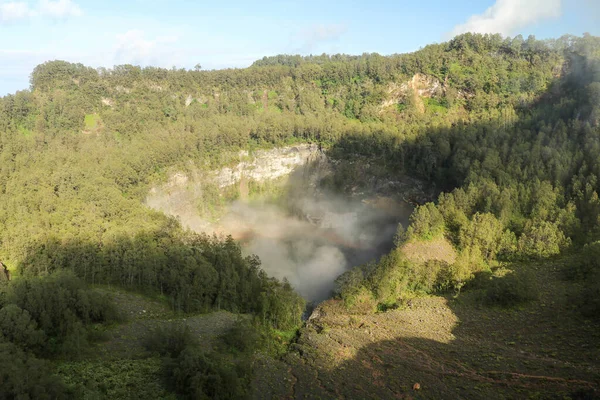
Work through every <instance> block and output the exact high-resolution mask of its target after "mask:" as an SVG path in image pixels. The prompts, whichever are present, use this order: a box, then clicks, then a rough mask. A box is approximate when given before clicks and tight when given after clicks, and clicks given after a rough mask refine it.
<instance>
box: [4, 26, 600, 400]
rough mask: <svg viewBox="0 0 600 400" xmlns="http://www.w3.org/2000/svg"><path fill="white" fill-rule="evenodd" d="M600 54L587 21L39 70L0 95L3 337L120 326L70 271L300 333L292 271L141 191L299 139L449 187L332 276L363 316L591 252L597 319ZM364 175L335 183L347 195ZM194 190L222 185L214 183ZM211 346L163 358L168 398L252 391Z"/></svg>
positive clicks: (18, 347)
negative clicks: (199, 63) (524, 265)
mask: <svg viewBox="0 0 600 400" xmlns="http://www.w3.org/2000/svg"><path fill="white" fill-rule="evenodd" d="M599 60H600V38H596V37H593V36H590V35H584V36H583V37H573V36H564V37H561V38H559V39H557V40H551V41H538V40H536V39H535V38H534V37H532V36H530V37H529V38H527V39H524V38H522V37H521V36H517V37H515V38H512V39H511V38H503V37H502V36H500V35H473V34H465V35H461V36H458V37H456V38H454V39H453V40H451V41H449V42H447V43H442V44H435V45H430V46H427V47H425V48H423V49H422V50H419V51H417V52H415V53H411V54H402V55H391V56H385V57H384V56H381V55H378V54H363V55H361V56H347V55H333V56H327V55H322V56H310V57H300V56H287V55H281V56H276V57H269V58H264V59H262V60H259V61H257V62H256V63H255V64H254V65H253V66H251V67H249V68H246V69H239V70H222V71H186V70H176V69H172V70H165V69H160V68H152V67H148V68H140V67H136V66H132V65H123V66H116V67H114V68H113V69H110V70H107V69H99V70H95V69H92V68H88V67H85V66H83V65H80V64H71V63H67V62H62V61H52V62H47V63H45V64H42V65H39V66H38V67H36V68H35V70H34V71H33V73H32V75H31V89H30V90H25V91H21V92H17V93H16V94H14V95H9V96H5V97H3V98H1V99H0V259H1V260H2V261H4V262H5V263H6V264H8V265H9V266H11V267H13V272H15V271H16V272H17V275H21V277H20V278H19V280H17V281H15V282H14V283H13V284H11V285H10V288H9V290H8V291H7V292H6V293H7V294H5V295H3V296H2V297H1V299H2V300H1V301H2V306H3V308H2V309H0V324H3V327H5V328H3V330H2V336H0V337H1V338H2V339H1V340H0V346H4V347H2V349H0V351H1V352H4V353H6V354H8V353H10V354H14V356H11V357H16V358H18V359H20V360H21V359H22V360H23V361H22V362H21V361H19V362H16V363H14V365H13V367H14V368H28V365H33V364H36V363H38V361H37V359H34V358H27V357H30V356H31V357H34V356H33V355H32V354H38V355H39V354H56V353H57V352H61V351H63V350H65V349H70V348H75V349H76V348H78V347H77V346H79V345H80V343H81V342H80V340H82V338H84V337H85V335H84V332H85V326H86V324H89V323H90V322H95V321H104V320H106V319H109V318H110V316H109V315H106V314H104V313H105V312H106V311H102V310H104V308H103V307H100V305H101V304H102V300H101V299H99V298H96V297H95V296H94V295H91V294H90V293H88V292H86V291H85V290H83V288H82V287H81V286H79V285H81V282H79V283H76V281H74V280H73V279H74V277H73V275H68V274H60V273H58V274H56V272H57V271H58V272H60V271H59V270H67V271H71V272H72V273H73V274H75V275H76V276H77V277H80V278H81V279H83V280H84V281H85V282H88V283H93V284H98V283H100V284H110V285H119V286H124V287H127V288H132V289H136V290H140V291H146V292H152V293H156V294H163V295H166V296H167V297H168V298H169V299H170V301H171V304H172V306H173V308H175V309H177V310H182V311H208V310H211V309H226V310H230V311H234V312H243V313H253V314H255V316H256V317H257V318H259V319H260V320H261V321H263V322H264V323H265V324H267V325H269V326H271V327H273V328H277V329H286V330H287V329H290V328H293V327H294V326H297V325H298V324H299V323H300V316H301V314H302V311H303V309H304V301H303V300H302V299H301V298H300V297H299V296H298V295H297V294H295V293H294V291H293V289H292V288H291V287H290V285H289V284H288V283H287V282H279V281H277V280H274V279H271V278H269V277H267V276H266V275H265V273H264V272H262V271H261V269H260V262H259V260H258V259H257V258H255V257H243V256H242V254H241V251H240V248H239V246H238V245H237V244H236V243H235V242H233V240H232V239H230V238H211V237H207V236H203V235H197V234H193V233H191V232H187V231H185V230H183V229H182V228H181V226H180V224H179V223H178V222H177V221H175V220H173V219H170V218H168V217H166V216H165V215H163V214H160V213H157V212H154V211H152V210H150V209H148V208H147V207H146V206H144V198H145V196H146V194H147V192H148V190H149V188H150V185H151V184H153V183H155V182H158V181H161V180H165V178H166V176H167V174H168V172H169V171H170V170H172V169H175V168H177V169H183V170H186V169H188V168H190V169H191V168H193V169H194V170H200V171H202V170H207V169H210V168H214V167H218V166H223V165H226V164H227V163H229V162H231V161H232V160H233V157H234V156H235V154H236V151H237V150H240V149H249V150H252V149H254V148H257V147H265V146H274V145H281V144H285V143H292V142H298V141H302V142H307V141H308V142H318V143H320V144H322V145H323V146H325V147H326V148H328V149H329V151H330V154H331V156H332V157H334V158H338V159H350V160H364V159H368V160H369V161H368V162H369V164H372V165H374V166H378V167H380V168H383V169H385V170H386V171H391V172H392V173H397V174H404V173H406V174H410V175H413V176H416V177H419V178H421V179H422V180H424V181H426V182H428V184H430V185H432V186H435V187H436V188H437V189H438V191H439V192H441V194H440V196H439V199H438V201H437V202H436V203H435V204H434V203H428V204H423V205H420V206H419V207H418V208H417V209H416V210H415V212H414V214H413V216H412V217H411V223H410V225H409V226H408V227H407V229H406V230H405V231H404V230H401V231H399V236H398V247H397V249H395V250H393V251H392V252H391V253H390V254H389V255H387V256H385V257H384V258H382V260H380V261H379V262H377V263H372V264H369V265H366V266H363V267H360V268H357V269H354V270H352V271H349V272H348V273H347V274H344V275H343V276H342V277H340V278H339V280H338V283H339V294H340V296H341V297H342V298H343V299H344V300H345V301H346V302H347V304H349V305H353V306H355V307H358V308H360V309H361V310H365V311H370V310H374V309H376V307H377V306H378V305H379V306H380V307H383V308H385V307H390V306H394V305H395V303H396V302H397V300H398V299H399V298H401V297H402V296H404V295H405V294H406V293H409V292H419V291H425V292H432V291H437V290H447V289H451V288H453V289H456V290H460V289H461V288H462V287H463V286H464V285H465V284H466V283H467V282H468V281H470V280H471V279H472V278H473V276H475V275H476V274H478V273H481V272H483V271H487V270H489V269H490V267H491V266H493V265H495V264H496V263H498V262H499V261H506V260H512V261H514V260H522V261H525V262H527V261H528V260H532V259H544V258H548V257H554V256H556V255H559V254H561V253H564V252H565V251H568V250H569V249H572V248H577V247H580V246H584V245H586V244H588V246H587V247H586V248H585V249H586V250H585V254H584V255H582V256H581V257H582V259H581V260H578V262H577V263H576V265H573V266H571V268H567V272H566V275H567V276H569V277H570V278H572V279H583V280H584V281H585V282H586V283H585V285H584V286H585V296H589V299H591V300H590V301H589V302H588V303H589V304H590V306H589V307H588V308H586V309H585V312H587V313H589V314H590V315H597V314H598V311H597V310H598V298H599V295H598V293H599V289H598V288H599V287H600V286H598V276H600V273H599V272H598V271H599V270H600V268H598V266H597V263H596V262H595V261H594V256H593V254H595V253H594V252H595V251H596V250H594V249H595V248H596V247H594V246H596V245H595V244H594V243H595V242H596V241H598V240H600V200H599V198H598V192H599V190H600V187H599V185H600V183H599V182H598V178H599V177H600V162H599V160H600V158H599V157H598V155H599V151H600V128H599V122H600V61H599ZM346 172H348V171H346ZM351 181H352V176H351V174H350V173H348V174H347V175H338V176H336V177H334V178H333V183H334V184H335V186H337V187H338V188H340V189H341V190H343V189H344V187H345V186H347V184H348V183H349V182H351ZM202 201H203V204H202V205H200V206H206V204H209V203H211V202H218V201H220V197H219V194H218V193H216V192H214V191H210V190H206V191H205V193H204V194H203V197H202ZM434 241H437V242H435V243H440V244H441V245H444V244H448V246H449V247H448V248H450V250H449V251H448V252H447V253H448V254H447V255H446V257H441V258H439V259H430V260H426V261H415V260H414V259H413V258H411V255H410V254H409V253H410V252H409V251H408V250H407V249H409V248H410V246H411V245H412V246H413V247H414V246H417V245H419V243H421V244H422V243H428V242H429V243H431V242H434ZM586 257H587V258H586ZM596 259H597V257H596ZM569 271H570V272H569ZM582 276H583V278H582ZM38 277H45V278H38ZM515 279H516V278H515V277H514V276H513V277H510V276H509V277H506V278H504V279H498V280H495V281H493V283H492V286H490V288H489V290H488V292H487V296H488V297H487V298H488V301H489V302H490V303H499V304H503V303H506V304H507V305H511V304H517V303H519V302H521V301H526V300H527V298H526V297H527V296H522V294H523V292H527V290H528V289H527V287H521V286H519V285H521V283H520V282H521V281H518V282H515ZM77 282H78V281H77ZM57 288H63V289H60V290H58V289H57ZM515 288H516V289H515ZM55 296H56V297H55ZM211 357H212V356H209V355H206V354H204V353H201V352H200V353H199V350H198V349H197V348H195V347H194V346H192V347H189V348H188V347H186V348H185V349H180V351H178V352H177V354H173V355H171V356H169V358H170V359H172V360H175V361H174V364H181V365H186V366H187V367H186V368H184V369H181V370H178V369H176V368H173V369H170V370H169V371H171V377H172V379H173V382H175V383H174V384H175V386H176V390H177V391H179V392H180V393H183V394H187V395H189V396H212V397H215V396H224V397H227V396H229V397H231V396H236V395H238V394H239V392H238V389H239V388H238V386H236V385H237V382H239V380H238V379H237V378H236V377H235V376H234V375H235V374H237V373H238V372H236V369H235V368H234V367H232V366H231V365H229V364H227V363H222V362H221V361H219V360H218V359H213V358H211ZM0 359H6V358H5V357H0ZM42 364H43V363H41V364H40V365H42ZM44 368H45V367H44V366H43V365H42V366H40V367H39V368H38V371H44ZM40 373H41V372H40ZM2 379H4V378H2ZM32 379H33V378H32ZM36 379H37V378H36ZM44 379H50V378H46V377H40V378H39V379H38V381H43V380H44ZM4 382H5V381H3V382H2V383H3V386H4ZM32 382H33V380H32ZM48 382H49V383H47V385H48V387H54V386H53V385H54V383H52V382H50V381H48ZM18 384H19V383H18V382H15V383H10V385H13V386H15V387H16V385H18ZM57 385H58V384H57ZM59 386H60V385H59ZM59 386H56V387H57V389H56V390H57V391H59V390H60V388H59ZM27 390H28V391H29V392H28V393H30V396H33V397H35V396H36V393H37V392H36V390H37V389H36V386H35V385H34V386H32V387H31V388H28V389H27ZM23 393H25V392H23ZM57 393H58V392H57ZM53 397H59V396H58V395H53Z"/></svg>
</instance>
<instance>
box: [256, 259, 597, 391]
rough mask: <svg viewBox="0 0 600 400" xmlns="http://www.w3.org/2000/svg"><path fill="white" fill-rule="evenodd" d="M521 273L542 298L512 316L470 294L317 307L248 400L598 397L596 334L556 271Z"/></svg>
mask: <svg viewBox="0 0 600 400" xmlns="http://www.w3.org/2000/svg"><path fill="white" fill-rule="evenodd" d="M529 268H534V269H535V270H536V277H537V281H538V285H539V290H540V297H539V300H537V301H534V302H532V303H530V304H528V305H526V306H523V307H521V308H519V309H515V310H503V309H498V308H490V307H486V306H483V305H481V304H480V298H481V296H480V295H479V293H478V292H477V291H471V292H465V293H463V294H462V295H461V296H459V297H458V298H457V299H453V298H451V297H442V296H431V297H424V298H418V299H415V300H413V301H412V304H411V306H410V307H408V306H407V307H406V308H404V309H399V310H395V311H389V312H386V313H379V314H374V315H349V314H348V313H347V312H346V311H345V310H344V309H343V308H342V306H341V304H340V303H339V302H337V301H334V300H330V301H328V302H325V303H323V304H322V305H321V306H320V310H319V311H320V312H319V314H320V316H319V317H318V318H315V319H313V320H312V321H311V322H310V323H309V324H308V326H307V327H306V328H304V329H303V330H302V332H301V335H300V338H299V340H298V343H297V344H296V345H294V347H295V350H294V351H292V352H290V354H289V355H288V356H287V358H286V360H285V363H284V362H264V363H262V364H261V366H262V369H263V371H264V372H260V371H259V372H258V373H257V378H256V387H257V391H256V395H255V398H268V397H276V398H348V399H350V398H361V399H363V398H380V399H384V398H385V399H387V398H436V399H439V398H473V399H480V398H486V399H500V398H561V399H562V398H594V397H593V395H592V397H577V395H582V394H584V393H587V394H590V393H593V391H594V390H595V391H596V392H595V393H596V394H595V395H596V396H598V395H599V392H598V390H599V387H600V346H599V345H598V344H599V343H600V326H598V325H597V324H594V323H592V322H591V321H586V320H584V319H582V318H581V317H580V316H579V314H578V313H577V311H576V310H574V309H573V308H572V307H571V306H570V302H569V296H568V293H569V292H570V290H571V289H572V285H573V284H572V283H567V282H564V281H561V280H560V277H559V271H558V265H557V264H556V263H552V262H547V263H544V264H539V265H533V266H529ZM273 382H283V384H281V383H279V384H273ZM415 383H419V384H420V387H421V389H420V390H414V389H413V385H414V384H415ZM265 393H268V395H266V394H265Z"/></svg>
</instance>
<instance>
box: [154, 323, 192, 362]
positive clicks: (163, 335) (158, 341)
mask: <svg viewBox="0 0 600 400" xmlns="http://www.w3.org/2000/svg"><path fill="white" fill-rule="evenodd" d="M197 344H198V340H197V339H196V337H195V336H194V334H193V332H192V331H191V329H190V327H189V326H187V325H186V324H184V323H173V324H169V325H166V326H161V327H159V328H158V329H157V330H155V331H154V332H152V333H151V334H150V335H148V337H146V339H145V340H144V346H145V347H146V349H147V350H150V351H153V352H156V353H158V354H160V355H161V356H167V357H178V356H179V354H181V352H182V351H183V350H184V349H185V348H186V347H188V346H195V345H197Z"/></svg>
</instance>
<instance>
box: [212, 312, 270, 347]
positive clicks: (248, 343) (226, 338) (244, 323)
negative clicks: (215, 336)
mask: <svg viewBox="0 0 600 400" xmlns="http://www.w3.org/2000/svg"><path fill="white" fill-rule="evenodd" d="M221 339H223V342H224V343H225V344H226V345H227V346H229V347H230V348H233V349H235V350H237V351H239V352H242V353H252V352H254V351H255V350H256V349H258V348H259V347H260V346H261V344H262V341H263V337H262V335H261V332H260V331H259V329H258V327H256V326H254V325H253V324H252V323H251V322H250V321H249V320H246V319H240V320H238V321H237V322H236V324H235V325H234V326H233V328H231V329H230V330H229V331H227V332H226V333H225V334H223V336H221Z"/></svg>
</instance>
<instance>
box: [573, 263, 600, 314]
mask: <svg viewBox="0 0 600 400" xmlns="http://www.w3.org/2000/svg"><path fill="white" fill-rule="evenodd" d="M575 304H576V306H577V309H579V310H580V311H581V314H583V316H585V317H587V318H593V319H598V320H600V272H597V273H595V274H594V275H592V276H590V277H589V279H588V280H587V281H586V283H585V287H584V288H583V290H581V292H579V293H578V294H577V297H576V300H575Z"/></svg>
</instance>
